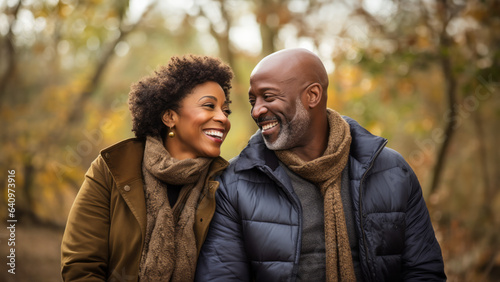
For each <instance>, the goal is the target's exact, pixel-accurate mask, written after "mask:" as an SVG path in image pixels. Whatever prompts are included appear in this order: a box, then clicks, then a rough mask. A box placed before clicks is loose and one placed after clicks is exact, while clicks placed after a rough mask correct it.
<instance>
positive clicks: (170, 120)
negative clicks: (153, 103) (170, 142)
mask: <svg viewBox="0 0 500 282" xmlns="http://www.w3.org/2000/svg"><path fill="white" fill-rule="evenodd" d="M177 119H178V115H177V113H176V112H175V111H173V110H166V111H165V112H164V113H163V115H162V116H161V120H162V122H163V124H165V125H166V126H167V127H168V128H172V127H174V126H175V124H176V123H177Z"/></svg>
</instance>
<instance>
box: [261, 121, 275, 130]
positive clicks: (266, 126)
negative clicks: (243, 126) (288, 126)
mask: <svg viewBox="0 0 500 282" xmlns="http://www.w3.org/2000/svg"><path fill="white" fill-rule="evenodd" d="M276 125H278V122H273V123H268V124H265V125H263V126H262V130H268V129H270V128H273V127H275V126H276Z"/></svg>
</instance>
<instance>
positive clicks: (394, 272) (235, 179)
mask: <svg viewBox="0 0 500 282" xmlns="http://www.w3.org/2000/svg"><path fill="white" fill-rule="evenodd" d="M344 118H345V120H346V121H347V122H348V123H349V125H350V128H351V136H352V143H351V150H350V157H349V162H348V165H349V166H350V167H349V178H350V189H351V195H352V204H353V205H352V206H353V209H354V214H355V226H356V233H357V234H356V235H357V238H358V241H359V253H360V265H361V270H362V275H363V279H364V280H365V281H403V280H405V281H443V280H446V276H445V274H444V271H443V260H442V256H441V249H440V247H439V244H438V242H437V241H436V238H435V235H434V230H433V228H432V225H431V221H430V218H429V214H428V211H427V207H426V205H425V202H424V199H423V197H422V191H421V188H420V185H419V183H418V180H417V178H416V176H415V174H414V173H413V171H412V170H411V168H410V167H409V165H408V164H407V163H406V162H405V160H404V159H403V157H402V156H401V155H400V154H399V153H397V152H396V151H394V150H391V149H389V148H385V144H386V143H387V140H385V139H384V138H381V137H377V136H374V135H372V134H370V133H369V132H368V131H366V130H365V129H364V128H362V127H361V126H360V125H359V124H358V123H357V122H356V121H354V120H352V119H350V118H347V117H344ZM218 180H219V181H220V187H219V190H218V191H217V194H216V197H217V198H216V200H217V209H216V213H215V215H214V218H213V220H212V222H211V226H210V229H209V233H208V236H207V239H206V241H205V244H204V246H203V248H202V251H201V254H200V258H199V260H198V269H197V278H196V280H197V281H252V280H255V281H295V279H296V276H297V271H298V263H299V258H300V249H301V236H302V234H301V233H302V210H301V205H300V202H299V199H298V197H297V196H296V195H295V193H294V192H293V188H292V185H291V182H290V179H289V177H288V175H287V174H286V172H285V171H284V170H283V169H282V168H281V167H280V165H279V163H278V159H277V157H276V156H275V154H274V153H273V152H272V151H270V150H268V149H267V147H266V146H265V144H264V141H263V139H262V136H261V134H260V131H259V132H257V134H255V135H254V136H253V137H252V138H251V139H250V141H249V144H248V146H247V147H246V148H245V149H244V150H243V151H242V152H241V154H240V155H239V156H238V157H236V158H235V159H233V160H232V161H231V165H230V166H229V167H228V169H227V170H226V171H225V172H224V173H223V174H222V175H221V176H220V178H219V179H218Z"/></svg>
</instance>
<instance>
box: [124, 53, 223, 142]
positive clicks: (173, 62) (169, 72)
mask: <svg viewBox="0 0 500 282" xmlns="http://www.w3.org/2000/svg"><path fill="white" fill-rule="evenodd" d="M232 78H233V72H232V71H231V68H230V67H229V66H228V65H226V64H225V63H224V62H222V61H221V60H220V59H218V58H215V57H210V56H198V55H186V56H182V57H177V56H174V57H172V58H171V59H170V61H169V62H168V64H167V65H166V66H160V67H159V68H158V69H157V70H155V72H154V73H153V74H152V75H150V76H146V77H144V78H142V79H141V80H140V81H139V82H137V83H134V84H132V86H131V89H130V93H129V100H128V104H129V109H130V112H131V114H132V131H133V132H134V133H135V136H136V137H137V138H140V139H145V138H146V136H158V135H159V136H164V135H165V133H166V132H167V127H166V125H164V124H163V122H162V115H163V113H164V112H165V111H166V110H173V111H178V109H179V108H180V103H181V101H182V100H183V99H184V98H185V97H186V96H187V95H188V94H190V93H191V91H192V90H193V88H195V87H196V86H197V85H199V84H202V83H204V82H207V81H213V82H216V83H218V84H219V85H220V86H221V87H222V90H223V91H224V94H225V96H226V100H227V101H229V90H230V89H231V79H232Z"/></svg>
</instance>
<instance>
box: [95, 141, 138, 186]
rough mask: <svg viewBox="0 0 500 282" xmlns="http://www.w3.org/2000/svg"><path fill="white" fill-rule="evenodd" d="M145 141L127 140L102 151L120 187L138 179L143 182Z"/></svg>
mask: <svg viewBox="0 0 500 282" xmlns="http://www.w3.org/2000/svg"><path fill="white" fill-rule="evenodd" d="M144 145H145V142H144V141H143V140H139V139H136V138H131V139H126V140H123V141H121V142H119V143H116V144H114V145H112V146H110V147H108V148H106V149H104V150H102V151H101V156H102V157H103V159H104V161H105V162H106V165H107V166H108V169H109V171H110V172H111V174H112V175H113V179H114V180H115V182H116V184H117V186H118V187H122V186H123V185H126V184H128V183H131V182H134V181H136V180H137V179H141V180H142V158H143V155H144Z"/></svg>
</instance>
